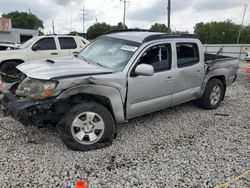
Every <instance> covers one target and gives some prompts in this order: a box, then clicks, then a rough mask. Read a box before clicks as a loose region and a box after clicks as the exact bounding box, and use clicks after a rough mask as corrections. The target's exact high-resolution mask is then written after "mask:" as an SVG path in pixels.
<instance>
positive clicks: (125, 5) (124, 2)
mask: <svg viewBox="0 0 250 188" xmlns="http://www.w3.org/2000/svg"><path fill="white" fill-rule="evenodd" d="M120 1H121V2H123V29H126V7H127V3H129V1H128V0H120Z"/></svg>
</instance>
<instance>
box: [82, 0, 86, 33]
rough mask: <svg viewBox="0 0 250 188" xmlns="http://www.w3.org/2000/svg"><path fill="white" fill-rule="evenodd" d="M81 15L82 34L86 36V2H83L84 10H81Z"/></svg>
mask: <svg viewBox="0 0 250 188" xmlns="http://www.w3.org/2000/svg"><path fill="white" fill-rule="evenodd" d="M81 15H82V33H83V34H84V31H85V15H86V10H85V8H84V0H83V5H82V9H81Z"/></svg>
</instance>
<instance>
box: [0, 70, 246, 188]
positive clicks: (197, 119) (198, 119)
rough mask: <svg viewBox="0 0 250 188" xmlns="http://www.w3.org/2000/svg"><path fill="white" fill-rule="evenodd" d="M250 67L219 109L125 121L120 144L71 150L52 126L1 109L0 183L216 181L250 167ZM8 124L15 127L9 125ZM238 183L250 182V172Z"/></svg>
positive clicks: (185, 109) (187, 109)
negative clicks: (30, 123) (31, 124)
mask: <svg viewBox="0 0 250 188" xmlns="http://www.w3.org/2000/svg"><path fill="white" fill-rule="evenodd" d="M249 122H250V74H248V75H246V74H243V73H240V74H239V79H238V81H237V82H236V83H234V85H233V86H232V87H230V88H228V91H227V94H226V98H225V101H224V102H223V103H222V105H221V106H220V107H219V108H218V109H217V110H213V111H206V110H202V109H200V108H198V107H196V106H195V105H193V104H192V103H187V104H183V105H180V106H177V107H174V108H170V109H166V110H163V111H160V112H156V113H153V114H149V115H145V116H143V117H139V118H135V119H133V120H131V121H130V122H129V123H127V124H122V125H119V126H118V129H119V130H118V133H119V134H118V138H117V139H116V140H115V141H114V143H113V145H112V146H111V147H108V148H104V149H101V150H97V151H91V152H85V153H83V152H74V151H70V150H68V149H67V148H66V147H65V146H64V144H63V143H62V141H61V140H60V138H59V136H58V134H57V133H56V132H55V131H54V130H53V129H36V128H28V129H27V128H24V127H23V126H22V125H20V124H19V123H18V122H15V121H14V120H12V119H11V118H7V117H6V118H5V117H3V116H2V115H1V116H0V123H1V126H2V127H0V138H1V139H0V148H1V149H0V187H46V188H47V187H60V188H61V187H66V186H67V185H70V183H71V182H74V180H75V179H76V178H83V179H86V180H87V181H88V182H89V185H90V187H213V186H215V185H217V184H220V183H223V182H225V181H226V180H229V179H231V178H233V177H235V176H238V175H240V174H241V173H242V172H243V171H245V170H249V169H250V123H249ZM3 127H5V128H8V129H11V130H14V131H15V132H13V131H8V130H6V129H3ZM231 187H240V188H244V187H250V174H249V175H248V176H246V177H245V178H243V179H241V180H239V181H237V182H236V183H234V184H233V185H232V186H231Z"/></svg>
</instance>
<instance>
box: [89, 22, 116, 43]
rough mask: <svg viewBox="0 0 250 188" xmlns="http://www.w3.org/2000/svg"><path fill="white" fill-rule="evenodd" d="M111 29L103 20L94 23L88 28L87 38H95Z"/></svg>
mask: <svg viewBox="0 0 250 188" xmlns="http://www.w3.org/2000/svg"><path fill="white" fill-rule="evenodd" d="M111 29H112V26H110V25H109V24H106V23H105V22H103V23H95V24H94V25H92V26H90V27H89V28H88V30H87V36H88V38H89V39H95V38H97V37H99V36H101V35H102V34H104V33H106V32H107V31H109V30H111Z"/></svg>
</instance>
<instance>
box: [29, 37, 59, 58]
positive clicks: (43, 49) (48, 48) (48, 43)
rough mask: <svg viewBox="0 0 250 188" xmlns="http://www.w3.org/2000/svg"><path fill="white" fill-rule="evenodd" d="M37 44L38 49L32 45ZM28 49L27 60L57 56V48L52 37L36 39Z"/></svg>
mask: <svg viewBox="0 0 250 188" xmlns="http://www.w3.org/2000/svg"><path fill="white" fill-rule="evenodd" d="M35 45H39V49H36V50H34V48H33V47H34V46H35ZM33 47H32V48H31V49H30V51H29V61H32V60H39V59H49V58H56V57H58V50H57V48H56V43H55V39H54V37H46V38H42V39H40V40H38V41H37V42H36V43H35V44H34V45H33Z"/></svg>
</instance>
